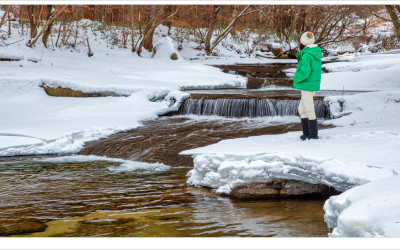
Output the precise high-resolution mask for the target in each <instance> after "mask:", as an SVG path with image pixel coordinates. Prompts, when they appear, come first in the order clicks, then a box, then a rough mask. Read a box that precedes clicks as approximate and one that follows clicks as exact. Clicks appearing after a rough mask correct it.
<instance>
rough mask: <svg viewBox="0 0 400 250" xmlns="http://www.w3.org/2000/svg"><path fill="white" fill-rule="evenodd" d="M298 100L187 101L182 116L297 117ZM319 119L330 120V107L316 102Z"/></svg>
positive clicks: (180, 112) (183, 105)
mask: <svg viewBox="0 0 400 250" xmlns="http://www.w3.org/2000/svg"><path fill="white" fill-rule="evenodd" d="M298 105H299V101H298V100H275V99H186V100H185V101H184V102H183V103H182V105H181V107H180V108H179V110H178V114H180V115H189V114H194V115H217V116H224V117H260V116H296V115H298V111H297V109H298ZM314 106H315V113H316V115H317V118H330V112H329V105H328V103H326V102H324V101H323V100H315V101H314Z"/></svg>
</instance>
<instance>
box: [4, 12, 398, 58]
mask: <svg viewBox="0 0 400 250" xmlns="http://www.w3.org/2000/svg"><path fill="white" fill-rule="evenodd" d="M1 9H2V10H3V11H4V12H3V13H4V14H3V16H2V17H1V19H0V28H1V27H2V25H4V24H5V23H7V21H8V26H9V27H8V35H11V21H18V22H19V23H20V25H21V26H20V32H21V34H22V35H24V34H29V37H30V39H29V41H28V42H27V46H29V47H32V46H35V44H36V43H37V41H38V40H39V39H41V40H42V42H43V45H44V46H46V47H47V46H48V40H49V36H50V34H51V33H52V32H54V33H55V34H54V35H55V37H56V42H55V46H58V45H59V44H61V43H64V44H65V43H67V41H69V39H70V38H71V37H72V38H73V37H75V43H76V38H77V37H78V32H79V31H78V27H77V25H75V26H74V25H73V23H74V21H78V20H81V19H90V20H93V21H98V22H100V23H101V24H102V25H103V26H105V27H119V28H120V29H122V39H121V40H118V41H117V42H118V43H121V45H122V46H123V47H124V48H127V47H128V46H129V44H130V48H131V50H132V52H136V53H137V54H138V55H140V54H141V53H142V51H143V49H146V50H148V51H150V52H151V51H152V50H153V35H154V31H155V29H156V28H157V26H159V25H160V24H163V25H165V26H167V27H168V28H169V30H170V29H171V27H175V28H179V29H182V30H185V31H187V32H190V33H191V34H194V35H195V36H196V37H197V38H198V39H197V43H198V45H199V49H204V50H205V52H206V53H207V55H210V54H211V53H212V51H213V50H214V49H215V47H216V46H217V45H218V44H219V43H220V42H221V41H223V40H224V39H225V38H226V37H227V35H228V34H230V33H231V34H234V32H236V31H243V30H246V31H251V32H254V33H256V34H259V42H261V41H262V38H263V37H265V36H270V35H276V36H277V37H278V38H279V39H280V41H281V42H282V43H286V44H288V45H289V50H288V51H285V52H286V53H290V52H291V51H294V48H292V47H291V41H298V40H299V36H300V35H301V34H302V33H303V32H304V31H308V30H310V31H312V32H314V33H315V34H316V37H317V39H318V40H317V41H316V42H317V43H318V44H320V45H324V44H329V43H337V42H342V41H346V40H350V39H356V38H360V37H363V36H365V34H366V30H367V29H368V28H369V27H371V25H373V24H374V22H373V20H378V21H379V20H380V21H385V22H388V21H390V22H392V23H393V27H394V30H395V33H396V35H397V38H398V39H399V40H400V6H399V5H386V6H354V5H349V6H343V5H325V6H323V5H318V6H311V5H307V6H303V5H293V6H291V5H147V6H146V5H3V6H1ZM55 24H56V27H54V25H55ZM135 34H136V35H135ZM184 39H185V35H184V34H182V36H180V37H179V38H178V40H181V43H183V42H184ZM253 42H255V43H257V41H253ZM53 43H54V41H53ZM88 43H89V41H88ZM88 46H89V44H88ZM282 53H284V52H282Z"/></svg>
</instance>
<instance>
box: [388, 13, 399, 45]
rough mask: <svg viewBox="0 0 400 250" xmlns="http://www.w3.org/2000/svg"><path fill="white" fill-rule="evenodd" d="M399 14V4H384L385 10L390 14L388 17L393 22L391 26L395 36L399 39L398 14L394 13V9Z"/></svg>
mask: <svg viewBox="0 0 400 250" xmlns="http://www.w3.org/2000/svg"><path fill="white" fill-rule="evenodd" d="M395 8H396V9H397V11H398V12H399V14H400V7H399V6H394V5H386V10H387V12H388V14H389V16H390V19H392V22H393V27H394V30H395V32H396V35H397V38H398V39H399V40H400V17H399V14H398V13H396V9H395Z"/></svg>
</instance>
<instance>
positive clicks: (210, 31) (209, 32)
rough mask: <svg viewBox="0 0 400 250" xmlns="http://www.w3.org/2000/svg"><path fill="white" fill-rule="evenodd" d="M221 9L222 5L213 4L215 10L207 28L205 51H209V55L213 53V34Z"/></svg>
mask: <svg viewBox="0 0 400 250" xmlns="http://www.w3.org/2000/svg"><path fill="white" fill-rule="evenodd" d="M220 10H221V6H220V5H214V6H213V10H212V13H211V18H210V20H209V22H208V29H207V35H206V44H205V45H206V47H205V51H206V53H207V55H210V54H211V38H212V35H213V33H214V29H215V25H216V23H217V20H218V12H219V11H220Z"/></svg>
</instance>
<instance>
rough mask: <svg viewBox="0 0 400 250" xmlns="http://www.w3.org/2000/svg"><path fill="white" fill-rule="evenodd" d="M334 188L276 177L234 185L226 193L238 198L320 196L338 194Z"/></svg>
mask: <svg viewBox="0 0 400 250" xmlns="http://www.w3.org/2000/svg"><path fill="white" fill-rule="evenodd" d="M338 193H339V192H338V191H336V190H335V189H334V188H331V187H328V186H326V185H322V184H311V183H308V182H304V181H297V180H286V179H276V180H273V181H270V182H266V183H260V182H259V183H250V184H246V185H242V186H238V187H235V188H234V189H233V190H232V192H231V193H230V194H229V195H228V196H230V197H233V198H238V199H268V198H311V199H313V198H322V197H329V196H331V195H335V194H338Z"/></svg>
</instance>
